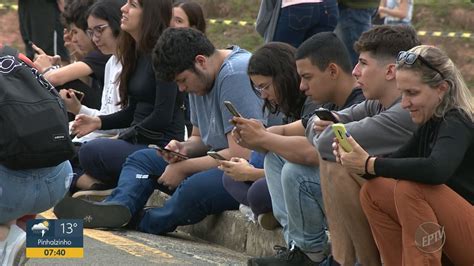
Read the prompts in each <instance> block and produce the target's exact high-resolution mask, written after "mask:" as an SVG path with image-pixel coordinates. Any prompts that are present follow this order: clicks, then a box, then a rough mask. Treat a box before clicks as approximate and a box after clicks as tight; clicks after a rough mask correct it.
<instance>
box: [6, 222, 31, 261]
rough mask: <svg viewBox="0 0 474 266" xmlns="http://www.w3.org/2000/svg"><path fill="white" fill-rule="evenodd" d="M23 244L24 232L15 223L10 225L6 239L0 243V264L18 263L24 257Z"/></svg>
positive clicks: (24, 243)
mask: <svg viewBox="0 0 474 266" xmlns="http://www.w3.org/2000/svg"><path fill="white" fill-rule="evenodd" d="M25 245H26V232H25V231H23V230H22V229H21V228H20V227H18V226H17V225H12V226H10V232H8V236H7V239H5V241H3V243H2V244H0V265H1V266H12V265H19V264H20V261H22V260H23V259H22V257H24V253H25ZM23 261H25V260H23Z"/></svg>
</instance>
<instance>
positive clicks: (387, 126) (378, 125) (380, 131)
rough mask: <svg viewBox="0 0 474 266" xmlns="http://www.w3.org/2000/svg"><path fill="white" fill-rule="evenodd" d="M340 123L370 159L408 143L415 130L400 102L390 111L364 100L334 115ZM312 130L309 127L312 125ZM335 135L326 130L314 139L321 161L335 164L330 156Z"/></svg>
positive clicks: (380, 105)
mask: <svg viewBox="0 0 474 266" xmlns="http://www.w3.org/2000/svg"><path fill="white" fill-rule="evenodd" d="M337 115H338V116H339V121H340V122H341V123H343V124H344V126H345V127H346V129H347V131H348V132H349V134H351V136H352V137H353V138H354V139H355V140H356V141H357V142H358V143H359V145H360V146H361V147H362V148H364V149H365V150H366V151H367V152H368V153H369V154H370V155H375V156H381V155H388V154H390V153H393V152H394V151H396V150H398V148H400V147H401V146H402V145H403V144H404V143H405V142H407V141H408V140H409V139H410V137H411V136H412V135H413V132H414V131H415V130H416V129H417V125H416V124H415V123H413V121H412V120H411V118H410V114H409V112H408V111H407V110H404V109H403V108H402V107H401V105H400V98H399V99H398V100H397V101H395V102H394V103H393V104H392V106H390V107H389V108H384V107H383V106H382V104H380V102H379V101H374V100H367V101H364V102H362V103H360V104H357V105H354V106H352V107H349V108H346V109H344V110H342V111H339V112H337ZM310 123H311V127H312V121H311V122H310ZM333 139H334V133H333V131H332V128H331V127H327V128H326V129H325V130H324V131H323V132H321V134H319V135H316V136H314V138H313V144H314V145H315V147H317V149H318V150H319V153H320V154H321V158H323V160H330V161H335V157H334V155H333V153H332V142H333Z"/></svg>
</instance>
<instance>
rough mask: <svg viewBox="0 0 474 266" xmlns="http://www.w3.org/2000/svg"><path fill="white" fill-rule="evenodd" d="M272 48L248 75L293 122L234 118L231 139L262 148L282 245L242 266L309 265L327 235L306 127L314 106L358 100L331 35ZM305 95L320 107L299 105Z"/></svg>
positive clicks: (340, 47)
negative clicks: (270, 123)
mask: <svg viewBox="0 0 474 266" xmlns="http://www.w3.org/2000/svg"><path fill="white" fill-rule="evenodd" d="M277 47H278V46H277V45H273V46H272V45H269V46H265V47H263V48H262V49H261V50H258V51H257V52H256V53H255V55H254V56H255V58H254V61H253V60H252V61H251V63H250V64H249V69H248V72H249V75H250V77H251V78H252V81H253V83H254V87H255V88H254V91H255V92H256V93H258V94H259V95H261V97H262V98H264V99H265V104H266V108H268V109H269V110H270V111H274V112H275V111H277V110H281V112H283V113H284V114H286V115H287V116H288V117H291V118H293V120H290V121H288V123H287V124H284V125H277V126H272V127H269V128H268V129H265V127H264V126H263V125H262V124H261V123H258V121H254V120H251V119H245V118H237V117H234V119H233V120H234V122H235V123H236V129H235V130H234V138H235V139H236V140H237V141H238V142H239V145H242V146H244V147H249V148H252V149H254V150H257V151H260V152H264V153H266V155H265V161H264V165H265V168H264V170H265V177H266V183H267V184H268V189H269V192H270V195H271V203H272V210H273V214H274V216H275V218H276V219H277V221H278V222H279V224H281V226H282V227H283V236H284V238H285V241H286V243H287V245H288V246H287V248H283V249H280V250H279V251H278V253H277V254H275V255H273V256H267V257H261V258H251V259H249V261H248V264H249V265H282V264H283V265H308V264H315V263H317V262H321V261H322V260H324V259H325V258H326V257H327V255H328V254H327V251H326V250H327V236H326V234H325V228H326V224H325V214H324V211H323V209H322V198H321V188H320V185H319V169H318V167H317V166H318V158H317V154H316V150H315V148H314V146H313V145H311V143H310V142H308V139H307V138H306V137H305V130H306V128H307V127H308V121H309V120H310V118H311V117H312V116H313V114H314V111H315V110H319V107H321V106H323V107H325V108H326V109H328V110H337V109H339V108H344V107H347V106H351V105H353V104H355V103H359V102H361V101H363V100H364V97H363V95H362V91H361V90H360V88H357V87H356V82H355V79H354V77H352V75H351V73H350V71H351V63H350V59H349V55H348V52H347V50H346V48H345V46H344V44H343V43H342V42H341V41H340V40H339V39H338V38H337V36H336V35H335V34H334V33H332V32H325V33H318V34H315V35H314V36H313V37H311V38H309V39H308V40H306V41H305V42H303V43H302V44H301V46H300V47H299V48H298V49H297V50H296V51H294V50H291V49H281V50H280V51H279V50H278V49H277ZM280 53H282V55H280ZM282 58H285V60H286V61H285V62H286V63H283V61H281V60H282ZM295 58H296V59H295ZM323 81H324V82H323ZM322 84H324V85H322ZM294 95H300V96H299V97H295V96H294ZM303 95H304V97H302V96H303ZM306 98H309V99H311V100H313V101H315V102H318V103H320V104H318V105H316V106H314V105H313V106H311V107H309V106H308V108H305V107H306V106H304V107H303V106H302V104H303V103H304V100H305V99H306ZM302 110H304V111H303V114H305V115H302Z"/></svg>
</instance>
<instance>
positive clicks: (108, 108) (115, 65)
mask: <svg viewBox="0 0 474 266" xmlns="http://www.w3.org/2000/svg"><path fill="white" fill-rule="evenodd" d="M121 72H122V64H121V63H120V61H119V60H118V58H117V57H116V56H115V55H112V56H111V57H110V58H109V60H108V61H107V64H106V65H105V75H104V89H103V90H102V100H101V106H100V110H97V109H93V108H89V107H87V106H85V105H82V106H81V110H79V114H85V115H89V116H99V115H108V114H112V113H115V112H117V111H120V109H121V107H120V105H117V103H119V102H120V95H119V81H118V78H119V75H120V73H121ZM118 133H119V130H117V129H112V130H96V131H94V132H92V133H90V134H88V135H87V136H84V137H82V138H79V139H78V138H74V140H73V141H75V142H85V141H89V140H92V139H95V138H100V137H110V136H114V135H116V134H118Z"/></svg>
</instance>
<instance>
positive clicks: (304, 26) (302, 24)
mask: <svg viewBox="0 0 474 266" xmlns="http://www.w3.org/2000/svg"><path fill="white" fill-rule="evenodd" d="M338 17H339V11H338V8H337V1H336V0H328V1H324V2H323V3H308V4H298V5H292V6H288V7H285V8H283V9H282V10H281V11H280V16H279V17H278V22H277V25H276V29H275V35H274V36H273V41H275V42H277V41H278V42H285V43H288V44H291V45H292V46H293V47H295V48H298V47H299V46H300V44H301V43H303V42H304V41H305V40H306V39H308V38H309V37H311V36H313V35H314V34H316V33H318V32H324V31H333V30H334V28H335V27H336V25H337V19H338Z"/></svg>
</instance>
